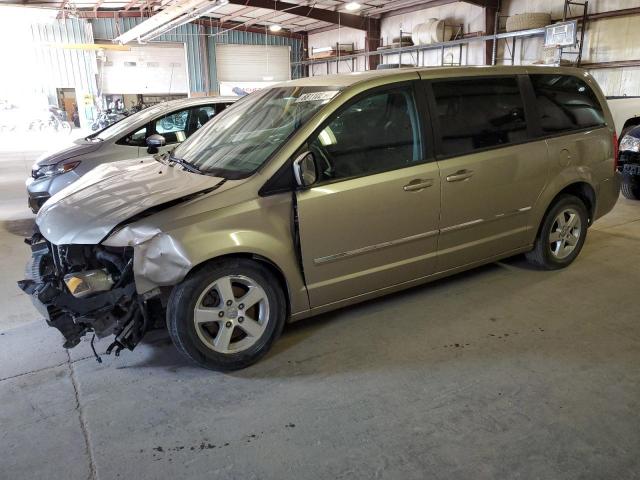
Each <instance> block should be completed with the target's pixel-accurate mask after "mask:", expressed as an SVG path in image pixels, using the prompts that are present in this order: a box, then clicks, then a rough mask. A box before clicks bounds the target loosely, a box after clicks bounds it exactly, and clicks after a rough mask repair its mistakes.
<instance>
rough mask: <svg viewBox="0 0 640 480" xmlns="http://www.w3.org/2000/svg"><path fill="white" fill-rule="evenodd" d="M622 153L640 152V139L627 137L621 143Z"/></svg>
mask: <svg viewBox="0 0 640 480" xmlns="http://www.w3.org/2000/svg"><path fill="white" fill-rule="evenodd" d="M620 151H621V152H640V138H636V137H632V136H631V135H625V136H624V137H622V141H621V142H620Z"/></svg>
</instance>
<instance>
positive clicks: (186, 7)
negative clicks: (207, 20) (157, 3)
mask: <svg viewBox="0 0 640 480" xmlns="http://www.w3.org/2000/svg"><path fill="white" fill-rule="evenodd" d="M228 3H229V0H186V1H185V2H183V3H178V4H175V5H172V6H170V7H167V8H165V9H164V10H161V11H160V12H159V13H156V14H155V15H153V16H151V17H150V18H149V19H147V20H145V21H144V22H142V23H139V24H138V25H136V26H135V27H133V28H131V29H130V30H127V31H126V32H125V33H123V34H121V35H120V36H119V37H117V38H115V39H114V40H113V41H114V42H117V43H121V44H125V43H128V42H130V41H132V40H137V41H138V43H142V42H147V41H149V40H152V39H154V38H156V37H158V36H160V35H162V34H164V33H167V32H169V31H171V30H173V29H174V28H177V27H179V26H181V25H185V24H187V23H189V22H192V21H194V20H195V19H197V18H199V17H201V16H202V15H205V14H207V13H210V12H213V11H215V10H217V9H219V8H220V7H223V6H225V5H227V4H228Z"/></svg>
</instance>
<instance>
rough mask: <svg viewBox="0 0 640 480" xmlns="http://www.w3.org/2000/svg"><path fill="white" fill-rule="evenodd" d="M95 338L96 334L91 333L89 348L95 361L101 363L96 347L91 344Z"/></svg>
mask: <svg viewBox="0 0 640 480" xmlns="http://www.w3.org/2000/svg"><path fill="white" fill-rule="evenodd" d="M95 340H96V334H95V333H94V334H93V337H91V350H92V351H93V356H94V357H96V362H98V363H102V358H100V355H98V352H96V347H95V346H94V345H93V342H95Z"/></svg>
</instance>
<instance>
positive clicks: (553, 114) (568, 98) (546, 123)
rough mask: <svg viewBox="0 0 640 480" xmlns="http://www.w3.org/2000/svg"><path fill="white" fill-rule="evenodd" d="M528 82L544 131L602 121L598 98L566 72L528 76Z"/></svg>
mask: <svg viewBox="0 0 640 480" xmlns="http://www.w3.org/2000/svg"><path fill="white" fill-rule="evenodd" d="M531 83H532V84H533V90H534V92H535V95H536V106H537V110H538V119H539V122H540V127H541V129H542V132H543V133H544V134H553V133H561V132H567V131H571V130H580V129H583V128H590V127H599V126H602V125H604V124H605V120H604V113H603V111H602V107H601V106H600V102H599V101H598V98H597V97H596V95H595V93H593V90H591V87H589V85H587V83H586V82H584V81H583V80H581V79H580V78H578V77H572V76H568V75H531Z"/></svg>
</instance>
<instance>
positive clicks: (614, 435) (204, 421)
mask: <svg viewBox="0 0 640 480" xmlns="http://www.w3.org/2000/svg"><path fill="white" fill-rule="evenodd" d="M639 241H640V204H638V203H635V202H629V201H626V200H620V203H619V204H618V206H617V207H616V209H615V211H614V213H612V214H611V216H609V217H607V218H605V219H603V220H602V222H599V223H598V224H596V225H595V226H594V228H593V229H592V230H591V231H590V233H589V238H588V240H587V243H586V246H585V248H584V250H583V252H582V254H581V256H580V258H579V259H578V260H577V262H576V263H575V264H574V265H572V266H571V267H570V268H569V269H566V270H563V271H557V272H541V271H536V270H532V269H530V268H529V267H528V266H527V264H526V263H525V262H523V261H522V259H519V258H516V259H511V260H508V261H506V262H501V263H499V264H494V265H489V266H486V267H483V268H480V269H477V270H474V271H472V272H468V273H465V274H461V275H457V276H455V277H453V278H450V279H446V280H443V281H439V282H435V283H433V284H430V285H426V286H423V287H418V288H414V289H411V290H408V291H405V292H402V293H399V294H395V295H391V296H388V297H385V298H382V299H378V300H375V301H371V302H367V303H365V304H362V305H359V306H356V307H352V308H348V309H343V310H340V311H337V312H333V313H330V314H326V315H323V316H321V317H320V318H317V319H309V320H305V321H303V322H300V323H298V324H294V325H291V326H289V327H288V328H287V329H286V330H285V333H284V335H283V337H282V338H281V339H280V341H279V342H277V343H276V345H275V347H274V349H273V351H272V352H271V353H270V354H269V355H268V356H267V357H266V358H265V359H263V360H262V361H261V362H260V363H258V364H256V365H254V366H252V367H250V368H248V369H246V370H243V371H239V372H234V373H227V374H224V373H218V372H210V371H206V370H202V369H199V368H197V367H193V366H191V365H189V364H187V363H186V362H185V361H184V360H183V359H182V358H181V357H180V356H179V355H178V353H177V351H176V350H175V348H174V347H173V346H172V345H171V344H170V341H169V340H168V337H167V335H166V333H165V332H163V331H157V332H152V334H151V335H149V336H148V338H147V339H146V341H145V342H144V343H143V344H142V345H140V346H139V348H137V349H136V350H135V351H134V352H129V351H124V352H122V354H121V356H120V357H119V358H115V357H106V356H103V357H102V358H103V360H104V361H103V363H102V364H98V363H97V362H96V361H95V359H94V358H93V356H92V354H91V351H90V349H89V344H88V341H83V342H82V343H81V344H80V345H79V346H78V347H77V348H76V349H73V350H71V351H70V352H69V355H67V352H66V351H64V350H63V349H62V348H61V346H60V345H61V339H60V336H59V334H58V333H57V332H56V331H55V330H53V329H50V328H48V327H46V326H45V325H44V323H43V322H42V321H32V322H31V323H28V324H22V325H21V326H19V327H17V328H12V329H7V330H4V331H3V332H0V405H3V407H1V408H0V424H1V425H2V431H1V432H0V444H2V446H3V449H2V450H3V456H2V457H3V458H2V460H0V478H11V479H22V478H26V479H30V480H31V479H37V478H47V479H49V478H65V479H76V478H78V479H85V478H94V479H95V478H97V479H118V478H140V479H146V478H153V479H158V478H189V479H194V478H195V479H212V478H215V479H218V478H221V479H237V478H243V479H245V478H246V479H250V478H259V479H284V478H295V479H299V478H304V479H326V478H350V479H352V478H363V479H365V478H366V479H371V478H402V479H412V478H415V479H424V478H474V479H484V478H486V479H494V478H544V479H554V480H557V479H573V478H576V479H577V478H580V479H592V478H593V479H600V478H616V479H631V478H637V472H638V471H640V460H638V459H639V458H640V420H639V417H638V415H637V412H638V410H639V409H640V349H639V348H638V347H639V345H640V324H639V323H638V315H637V301H636V299H637V286H638V284H639V283H640V272H639V270H638V268H637V265H639V264H640V249H638V245H639ZM5 292H6V291H5ZM4 295H5V296H4V297H3V299H2V305H1V308H2V311H5V310H6V308H7V306H8V304H9V303H11V302H12V301H13V300H12V297H10V296H7V293H5V294H4ZM25 315H28V316H30V319H31V320H37V316H36V314H35V312H34V311H33V310H32V309H29V310H28V311H25ZM107 345H108V339H105V340H102V341H100V342H98V344H97V347H98V351H99V352H104V350H105V349H106V346H107Z"/></svg>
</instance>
